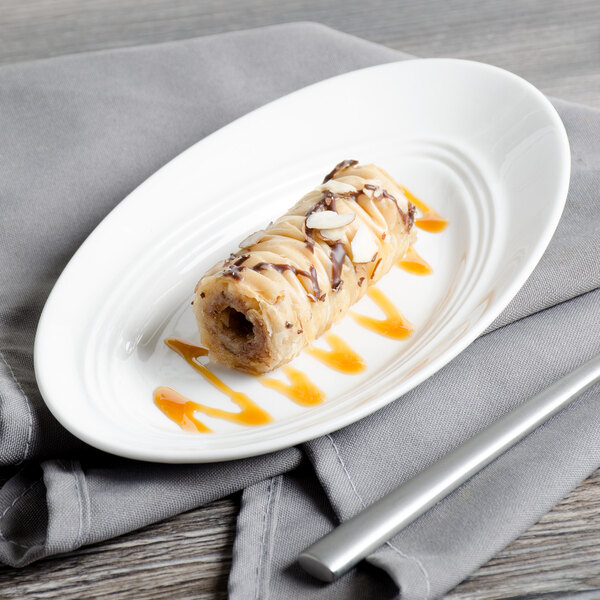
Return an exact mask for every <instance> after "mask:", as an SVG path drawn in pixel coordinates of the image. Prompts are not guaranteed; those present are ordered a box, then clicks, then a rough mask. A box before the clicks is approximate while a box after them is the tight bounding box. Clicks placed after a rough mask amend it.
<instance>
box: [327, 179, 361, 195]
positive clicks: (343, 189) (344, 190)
mask: <svg viewBox="0 0 600 600" xmlns="http://www.w3.org/2000/svg"><path fill="white" fill-rule="evenodd" d="M318 189H319V190H321V191H325V190H329V191H330V192H333V193H334V194H348V193H355V192H356V191H357V189H356V188H355V187H354V186H353V185H350V184H349V183H344V182H343V181H336V180H335V179H331V180H330V181H328V182H327V183H324V184H323V185H320V186H319V188H318Z"/></svg>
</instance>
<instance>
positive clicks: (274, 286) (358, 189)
mask: <svg viewBox="0 0 600 600" xmlns="http://www.w3.org/2000/svg"><path fill="white" fill-rule="evenodd" d="M414 211H415V208H414V206H413V205H412V204H411V203H410V202H409V201H408V200H407V198H406V196H405V195H404V193H403V192H402V189H401V188H400V187H399V186H398V184H397V183H396V182H395V181H394V180H393V179H392V178H391V177H390V176H389V175H388V174H387V173H386V172H385V171H383V170H382V169H380V168H378V167H376V166H374V165H364V166H362V165H358V163H357V161H355V160H345V161H343V162H341V163H339V164H338V165H337V166H336V167H335V168H334V169H333V171H331V173H329V174H328V175H327V176H326V177H325V179H324V180H323V183H322V184H321V185H319V186H317V187H316V188H315V189H314V190H312V191H311V192H309V193H308V194H306V195H305V196H304V197H303V198H302V199H301V200H300V201H299V202H298V203H297V204H296V205H295V206H294V207H293V208H291V209H290V210H289V211H288V212H287V213H286V214H285V215H283V216H282V217H280V218H279V219H278V220H277V221H275V222H274V223H271V224H270V225H269V226H268V227H267V228H266V229H264V230H261V231H257V232H256V233H253V234H252V235H250V236H249V237H248V238H246V239H245V240H244V241H243V242H241V243H240V250H239V251H238V252H236V253H235V254H232V255H231V256H230V257H229V258H228V259H227V260H225V261H221V262H220V263H218V264H217V265H215V266H214V267H213V268H212V269H210V270H209V271H208V272H207V273H206V274H205V275H204V277H202V279H201V280H200V281H199V282H198V285H197V286H196V295H195V298H194V303H193V304H194V314H195V316H196V320H197V322H198V328H199V330H200V335H201V341H202V344H203V345H204V346H206V348H207V349H208V352H209V358H210V359H211V360H213V361H216V362H220V363H223V364H225V365H227V366H229V367H233V368H234V369H238V370H240V371H245V372H247V373H252V374H259V373H266V372H268V371H271V370H273V369H275V368H277V367H279V366H281V365H283V364H285V363H287V362H289V361H290V360H291V359H292V358H294V357H295V356H296V355H297V354H298V353H299V352H300V351H301V350H302V349H303V348H304V347H305V346H306V345H307V344H310V343H311V342H312V341H313V340H314V339H315V338H317V337H318V336H320V335H321V334H322V333H323V332H325V331H326V330H327V329H329V328H330V327H331V326H332V325H333V324H334V323H335V322H336V321H338V320H339V319H341V318H342V317H343V316H344V315H345V314H346V313H347V312H348V309H349V308H350V307H351V306H352V305H353V304H354V303H355V302H356V301H357V300H359V299H360V298H361V297H362V296H363V295H364V293H365V292H366V291H367V289H368V287H369V286H371V285H373V284H375V283H376V282H377V281H378V280H379V279H380V278H381V277H382V276H383V275H384V274H385V273H387V272H388V271H389V270H390V268H391V267H392V265H394V263H395V262H396V261H397V260H398V259H399V258H401V257H402V256H403V255H404V253H405V252H406V250H407V248H408V247H409V244H410V243H411V242H412V236H413V227H412V226H413V221H414Z"/></svg>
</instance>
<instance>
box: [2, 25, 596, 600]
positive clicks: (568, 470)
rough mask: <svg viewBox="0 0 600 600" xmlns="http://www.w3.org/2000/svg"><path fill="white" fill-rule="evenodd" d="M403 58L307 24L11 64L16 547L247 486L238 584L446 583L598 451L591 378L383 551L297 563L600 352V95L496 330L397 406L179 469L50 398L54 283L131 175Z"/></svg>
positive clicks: (8, 406)
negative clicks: (41, 367)
mask: <svg viewBox="0 0 600 600" xmlns="http://www.w3.org/2000/svg"><path fill="white" fill-rule="evenodd" d="M404 58H407V56H406V55H402V54H401V53H398V52H395V51H392V50H390V49H386V48H383V47H380V46H377V45H375V44H371V43H368V42H365V41H362V40H358V39H356V38H352V37H350V36H348V35H345V34H341V33H338V32H335V31H333V30H330V29H327V28H325V27H322V26H319V25H314V24H292V25H284V26H276V27H270V28H265V29H262V30H255V31H247V32H238V33H232V34H225V35H219V36H213V37H208V38H202V39H196V40H189V41H184V42H175V43H169V44H161V45H156V46H149V47H139V48H132V49H126V50H117V51H108V52H98V53H93V54H85V55H78V56H70V57H64V58H58V59H51V60H46V61H38V62H35V63H29V64H20V65H13V66H7V67H2V68H0V138H1V139H2V160H1V161H0V203H1V205H0V206H1V211H0V282H1V284H0V428H1V433H2V435H1V436H0V464H1V465H3V467H2V468H1V469H0V482H2V487H1V488H0V560H1V561H3V562H5V563H7V564H9V565H12V566H23V565H25V564H28V563H30V562H31V561H33V560H36V559H39V558H41V557H44V556H48V555H51V554H55V553H60V552H67V551H70V550H73V549H75V548H77V547H79V546H81V545H84V544H90V543H93V542H96V541H99V540H103V539H107V538H110V537H112V536H116V535H119V534H121V533H124V532H126V531H130V530H133V529H135V528H138V527H141V526H144V525H146V524H148V523H152V522H155V521H158V520H160V519H164V518H166V517H169V516H171V515H174V514H177V513H178V512H181V511H184V510H188V509H191V508H193V507H196V506H199V505H201V504H203V503H206V502H208V501H210V500H212V499H214V498H218V497H220V496H223V495H225V494H228V493H231V492H233V491H235V490H240V489H245V491H244V494H243V505H242V510H241V513H240V517H239V524H238V536H237V539H236V543H235V548H234V565H233V568H232V572H231V577H230V595H231V598H233V599H234V600H235V599H246V598H261V599H262V598H273V599H274V598H289V597H292V595H293V594H296V595H297V596H298V597H311V598H358V597H362V598H393V597H398V596H400V597H401V598H403V599H404V598H415V599H416V598H419V599H422V598H435V597H439V596H441V595H443V593H444V592H445V591H447V590H448V589H451V588H452V587H453V586H454V585H456V584H457V583H458V582H459V581H461V580H462V579H463V578H464V577H465V576H466V575H468V574H469V573H470V572H472V571H473V570H475V569H476V568H477V567H478V566H479V565H480V564H482V563H483V562H485V561H486V560H487V559H488V558H489V557H490V556H492V555H493V554H494V553H495V552H497V551H498V550H499V549H501V548H502V547H503V546H504V545H506V544H507V543H508V542H509V541H510V540H512V539H514V538H515V537H517V536H518V535H519V534H520V533H521V532H522V531H524V530H525V529H526V528H527V527H529V526H530V525H531V524H532V523H534V522H535V521H536V520H538V519H539V517H540V516H541V515H543V514H544V513H545V512H546V511H548V510H549V509H550V508H551V507H552V506H553V505H554V504H555V503H556V502H557V501H558V500H559V499H560V498H562V497H563V496H564V495H565V494H566V493H568V492H569V491H570V490H571V489H572V488H573V487H575V486H576V485H577V483H578V482H580V481H581V480H582V479H584V478H585V477H586V476H587V475H589V474H590V473H591V472H592V471H594V469H596V468H597V467H598V465H600V443H599V442H598V441H597V440H598V439H599V436H598V435H597V434H596V432H597V431H598V430H600V414H598V411H597V410H595V403H594V400H595V398H596V397H597V396H598V388H597V387H596V388H593V389H592V390H590V391H589V392H588V393H586V394H585V395H584V396H582V398H581V399H580V400H578V401H577V402H576V403H575V404H574V405H572V406H571V407H570V408H569V409H568V410H566V411H564V412H563V413H562V414H560V415H558V416H556V417H554V418H553V419H552V420H551V421H550V422H548V424H547V425H545V426H544V427H542V428H540V429H539V430H537V431H536V432H535V433H533V434H531V435H530V436H528V437H527V438H526V439H525V440H524V441H523V442H521V443H520V444H519V445H518V446H517V447H515V448H514V449H513V450H511V451H510V452H508V453H506V454H505V455H504V456H502V457H501V458H500V459H498V460H496V461H495V462H494V463H492V464H491V465H490V466H489V467H487V468H486V469H485V470H484V471H482V472H481V473H480V474H479V475H477V476H476V477H475V478H473V479H472V480H471V481H470V482H468V483H467V484H465V485H463V486H462V487H461V488H459V489H458V490H456V491H455V492H454V493H453V494H452V495H451V496H450V497H448V498H447V499H446V500H445V501H443V502H441V503H440V504H438V505H437V506H436V507H435V508H434V509H433V510H431V511H430V512H429V513H427V514H426V515H424V516H423V517H421V518H420V519H418V520H417V521H416V522H415V523H414V524H413V525H411V526H410V527H409V528H407V529H406V530H405V531H403V532H402V533H401V534H399V535H398V536H396V537H395V538H394V539H393V540H391V542H390V543H389V544H386V545H384V546H383V547H382V548H381V549H379V550H378V551H377V552H375V553H374V554H373V555H372V556H371V557H370V559H369V561H370V562H371V563H372V565H374V566H369V565H366V566H362V567H361V568H359V569H356V570H355V571H354V572H353V573H351V574H349V575H348V576H345V577H344V578H342V579H341V580H339V581H338V582H336V583H334V584H332V585H329V586H325V585H323V584H320V583H318V582H316V581H314V580H312V579H310V578H309V577H308V576H307V575H305V574H304V573H303V572H302V571H301V570H300V569H299V568H298V567H297V566H296V565H295V564H294V561H295V558H296V556H297V553H298V552H299V551H300V550H302V549H303V548H304V547H305V546H306V545H308V544H309V543H311V542H313V541H315V540H316V539H317V538H318V537H319V536H320V535H322V534H324V533H325V532H326V531H328V530H329V529H330V528H331V527H333V526H334V524H335V523H337V522H338V521H339V520H340V519H342V520H343V519H346V518H348V517H349V516H351V515H353V514H355V513H356V512H358V511H359V510H361V508H362V507H364V506H366V505H368V504H369V503H371V502H373V501H374V500H376V499H377V498H379V497H380V496H381V495H383V494H384V493H385V492H387V491H389V490H390V489H392V488H393V487H394V486H395V485H397V484H399V483H401V482H402V481H405V480H406V479H408V478H410V477H411V476H413V475H414V474H416V473H417V472H418V471H419V470H421V469H423V468H424V467H426V466H427V465H429V464H431V463H432V462H434V461H435V460H437V459H439V458H440V457H441V456H442V455H443V454H444V453H446V452H447V451H448V450H450V449H451V448H453V447H454V446H456V445H457V444H459V443H460V442H461V441H463V440H464V439H466V438H468V437H469V436H471V435H473V434H474V433H475V432H477V431H478V430H480V429H481V428H482V427H484V426H485V425H486V424H488V423H490V422H491V421H493V420H494V419H496V418H497V417H499V416H500V415H502V414H504V413H505V412H506V411H508V410H510V409H511V408H513V407H515V406H517V405H518V404H519V403H520V402H522V401H524V400H525V399H527V398H528V397H530V396H531V395H532V394H534V393H535V392H536V391H538V390H540V389H542V388H543V387H545V386H546V385H547V384H548V383H549V382H551V381H552V380H554V379H557V378H558V377H560V376H561V375H563V374H565V373H567V372H568V371H569V370H571V369H573V368H574V367H576V366H577V365H579V364H580V363H582V362H583V361H585V360H586V359H588V358H590V357H591V356H592V355H594V353H596V352H598V351H600V291H599V290H598V288H599V287H600V249H599V245H598V232H599V223H600V203H599V202H598V193H597V189H598V187H599V184H600V146H599V143H598V139H600V113H598V112H596V111H594V110H591V109H588V108H584V107H581V106H576V105H572V104H568V103H565V102H560V101H556V102H555V106H556V107H557V109H558V110H559V112H560V114H561V116H562V118H563V121H564V122H565V125H566V127H567V131H568V134H569V138H570V141H571V145H572V153H573V175H572V182H571V191H570V195H569V200H568V205H567V209H566V210H565V213H564V215H563V219H562V221H561V223H560V225H559V228H558V231H557V233H556V235H555V236H554V239H553V241H552V243H551V245H550V247H549V248H548V251H547V252H546V254H545V256H544V257H543V259H542V261H541V262H540V264H539V266H538V267H537V269H536V270H535V272H534V273H533V275H532V276H531V278H530V279H529V280H528V282H527V283H526V285H525V286H524V288H523V289H522V290H521V292H520V293H519V294H518V296H517V297H516V298H515V299H514V300H513V302H512V303H511V304H510V305H509V306H508V307H507V309H506V310H505V311H504V313H503V314H502V315H501V316H500V317H499V319H498V320H497V321H496V323H495V324H494V325H493V326H492V327H490V328H489V330H488V333H487V334H486V335H484V336H482V337H481V338H479V340H477V341H476V342H475V343H474V344H472V345H471V346H470V347H469V348H468V349H467V350H466V351H465V352H463V353H462V354H461V355H460V356H459V357H457V358H456V359H455V360H454V361H452V362H451V363H450V364H449V365H447V366H446V367H445V368H444V369H442V370H441V371H440V372H439V373H438V374H437V375H435V376H434V377H432V378H430V379H429V380H427V381H426V382H425V383H423V384H422V385H420V386H419V387H418V388H416V389H415V390H413V391H412V392H410V393H409V394H406V395H405V396H403V397H402V398H401V399H399V400H398V401H397V402H395V403H393V404H391V405H389V406H388V407H386V408H385V409H383V410H381V411H379V412H378V413H376V414H374V415H371V416H370V417H368V418H366V419H364V420H363V421H361V422H360V423H357V424H355V425H352V426H350V427H347V428H345V429H344V430H341V431H339V432H336V433H333V434H331V435H328V436H325V437H323V438H320V439H317V440H314V441H312V442H309V443H307V444H304V445H303V447H302V448H300V449H298V448H291V449H288V450H285V451H282V452H278V453H275V454H272V455H268V456H262V457H256V458H252V459H247V460H244V461H233V462H230V463H221V464H215V465H200V466H194V465H188V466H170V465H155V464H147V463H140V462H135V461H129V460H125V459H119V458H116V457H111V456H108V455H106V454H103V453H101V452H98V451H95V450H93V449H90V448H88V447H86V446H85V445H84V444H82V443H81V442H79V441H78V440H76V439H74V438H73V437H72V436H71V435H70V434H68V433H67V432H66V431H65V430H64V429H63V428H62V427H61V426H60V425H58V423H57V422H56V421H55V420H54V419H53V418H52V417H51V415H50V414H49V413H48V411H47V410H46V408H45V407H44V404H43V402H42V401H41V398H40V396H39V392H38V390H37V387H36V384H35V379H34V374H33V368H32V348H33V339H34V333H35V328H36V324H37V320H38V317H39V314H40V311H41V309H42V307H43V304H44V301H45V299H46V297H47V295H48V293H49V291H50V289H51V287H52V285H53V283H54V281H55V280H56V278H57V276H58V275H59V273H60V271H61V269H62V268H63V267H64V265H65V264H66V262H67V261H68V259H69V258H70V256H71V255H72V254H73V252H74V251H75V250H76V249H77V247H78V245H79V244H80V243H81V242H82V241H83V240H84V239H85V237H86V236H87V235H88V234H89V233H90V231H91V230H92V229H93V228H94V226H95V225H96V224H97V223H98V221H99V220H100V219H101V218H102V217H103V216H104V215H106V214H107V213H108V212H109V211H110V210H111V209H112V208H113V207H114V206H115V205H116V204H117V203H118V202H119V201H120V200H121V199H122V198H123V197H125V196H126V195H127V193H128V192H130V191H131V190H132V189H133V188H135V187H136V186H137V185H138V184H139V183H141V182H142V181H143V180H144V179H146V178H147V177H148V176H149V175H150V174H152V172H154V171H155V170H156V169H157V168H158V167H160V166H161V165H162V164H164V163H165V162H167V161H168V160H170V159H171V158H172V157H174V156H175V155H177V154H178V153H179V152H180V151H182V150H184V149H185V148H186V147H188V146H189V145H191V144H192V143H194V142H196V141H197V140H199V139H201V138H202V137H204V136H206V135H207V134H208V133H210V132H211V131H214V130H215V129H217V128H219V127H221V126H222V125H224V124H226V123H228V122H229V121H231V120H232V119H234V118H236V117H238V116H240V115H242V114H244V113H245V112H247V111H249V110H251V109H253V108H256V107H258V106H260V105H262V104H264V103H265V102H268V101H269V100H272V99H274V98H276V97H279V96H281V95H283V94H286V93H288V92H291V91H293V90H295V89H297V88H299V87H302V86H304V85H307V84H309V83H312V82H315V81H318V80H320V79H323V78H325V77H329V76H332V75H335V74H338V73H342V72H345V71H349V70H352V69H355V68H360V67H365V66H369V65H373V64H378V63H382V62H389V61H394V60H401V59H404ZM359 158H360V157H359ZM165 201H168V199H165ZM65 327H68V323H66V324H65ZM380 569H383V570H384V571H385V572H387V573H388V574H389V577H387V576H383V577H382V575H381V574H382V571H381V570H380Z"/></svg>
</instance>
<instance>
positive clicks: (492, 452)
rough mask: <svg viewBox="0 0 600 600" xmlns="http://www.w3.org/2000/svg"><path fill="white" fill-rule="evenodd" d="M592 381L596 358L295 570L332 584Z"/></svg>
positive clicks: (321, 545) (323, 543)
mask: <svg viewBox="0 0 600 600" xmlns="http://www.w3.org/2000/svg"><path fill="white" fill-rule="evenodd" d="M598 380H600V355H598V356H596V357H594V358H593V359H592V360H590V361H589V362H587V363H585V364H584V365H582V366H580V367H579V368H578V369H576V370H575V371H573V372H572V373H570V374H569V375H567V376H565V377H563V378H562V379H560V380H559V381H557V382H556V383H554V384H553V385H552V386H551V387H549V388H547V389H546V390H544V391H543V392H541V393H539V394H537V395H536V396H534V397H533V398H531V399H530V400H528V401H527V402H525V403H524V404H522V405H521V406H519V407H518V408H516V409H515V410H513V411H512V412H510V413H508V414H507V415H505V416H504V417H502V418H501V419H499V420H498V421H496V422H494V423H492V424H491V425H490V426H489V427H487V428H486V429H484V430H483V431H481V432H480V433H478V434H477V435H475V436H473V437H472V438H470V439H468V440H467V441H466V442H464V443H463V444H461V445H460V446H458V447H457V448H455V449H454V450H452V452H449V453H448V454H447V455H446V456H444V457H443V458H442V459H440V460H439V461H438V462H437V463H435V464H433V465H432V466H430V467H429V468H427V469H425V470H424V471H422V472H421V473H419V474H418V475H416V476H415V477H413V478H412V479H411V480H409V481H408V482H406V483H404V484H403V485H401V486H399V487H397V488H396V489H395V490H393V491H392V492H390V493H389V494H387V495H386V496H384V497H383V498H382V499H381V500H378V501H377V502H375V503H374V504H372V505H371V506H369V507H367V508H366V509H365V510H363V511H362V512H360V513H359V514H357V515H356V516H355V517H353V518H351V519H349V520H348V521H346V522H345V523H342V524H341V525H340V526H339V527H337V528H336V529H334V530H333V531H332V532H331V533H329V534H328V535H326V536H324V537H323V538H321V539H320V540H319V541H317V542H316V543H314V544H313V545H312V546H310V547H309V548H307V549H306V550H305V551H304V552H302V554H300V556H299V558H298V561H299V563H300V565H301V566H302V567H303V568H304V570H306V571H307V572H308V573H310V574H311V575H313V576H314V577H317V578H318V579H320V580H322V581H328V582H329V581H333V580H335V579H337V578H338V577H339V576H340V575H342V574H344V573H345V572H346V571H348V570H349V569H351V568H352V567H353V566H354V565H355V564H356V563H358V562H359V561H360V560H362V559H363V558H364V557H365V556H367V555H368V554H369V553H371V552H372V551H373V550H375V549H376V548H378V547H379V546H381V544H383V543H384V542H386V541H387V540H389V539H390V538H391V537H392V536H394V535H395V534H396V533H398V532H399V531H400V530H401V529H403V528H404V527H406V526H407V525H409V524H410V523H412V522H413V521H414V520H415V519H416V518H417V517H419V516H421V515H422V514H423V513H424V512H426V511H427V510H428V509H429V508H431V507H432V506H433V505H434V504H436V503H437V502H439V501H440V500H441V499H442V498H444V497H446V496H447V495H448V494H450V492H452V491H453V490H455V489H456V488H457V487H458V486H460V485H461V484H462V483H464V482H465V481H467V480H468V479H469V478H471V477H472V476H473V475H475V473H477V472H478V471H480V470H481V469H483V468H484V467H485V466H486V465H488V464H489V463H490V462H492V461H493V460H494V459H495V458H497V457H498V456H500V454H502V453H503V452H505V451H506V450H508V449H509V448H510V447H512V446H514V445H515V444H516V443H517V442H519V441H520V440H522V439H523V438H524V437H525V436H526V435H527V434H528V433H530V432H532V431H533V430H534V429H535V428H536V427H538V426H539V425H541V424H542V423H544V422H545V421H547V420H548V419H549V418H550V417H552V416H553V415H555V414H556V413H557V412H559V411H560V410H562V409H563V408H565V406H568V405H569V404H570V403H571V402H572V401H573V400H574V399H575V398H576V397H577V396H578V395H579V394H581V393H582V392H584V391H585V390H587V389H588V388H589V387H591V386H592V385H593V384H594V383H596V381H598Z"/></svg>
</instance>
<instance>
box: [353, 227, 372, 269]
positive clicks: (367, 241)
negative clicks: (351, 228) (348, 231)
mask: <svg viewBox="0 0 600 600" xmlns="http://www.w3.org/2000/svg"><path fill="white" fill-rule="evenodd" d="M350 249H351V250H352V262H353V263H368V262H371V261H372V259H373V255H374V254H375V253H376V252H377V251H378V250H379V246H378V244H377V240H376V239H375V236H374V235H373V233H371V230H370V229H369V228H368V227H367V226H366V225H363V224H361V225H360V227H359V228H358V230H357V232H356V234H355V235H354V238H353V239H352V243H351V244H350Z"/></svg>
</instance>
